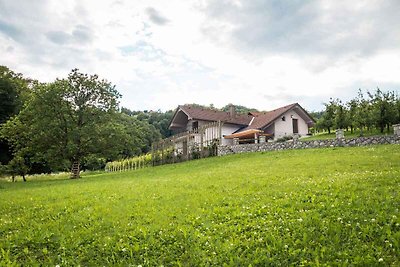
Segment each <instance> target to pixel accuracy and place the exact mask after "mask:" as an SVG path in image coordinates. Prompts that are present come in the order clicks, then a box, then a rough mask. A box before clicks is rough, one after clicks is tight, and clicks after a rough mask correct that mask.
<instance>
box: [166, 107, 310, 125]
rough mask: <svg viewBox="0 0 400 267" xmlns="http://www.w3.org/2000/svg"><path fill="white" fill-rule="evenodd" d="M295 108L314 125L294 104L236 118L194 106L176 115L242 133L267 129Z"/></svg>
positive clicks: (238, 115) (236, 115) (307, 115)
mask: <svg viewBox="0 0 400 267" xmlns="http://www.w3.org/2000/svg"><path fill="white" fill-rule="evenodd" d="M293 108H299V109H300V110H302V111H303V113H304V116H306V117H308V118H309V119H310V120H309V121H307V123H309V124H312V123H314V119H313V118H312V117H311V116H310V115H309V114H308V113H307V111H305V110H304V109H303V108H302V107H301V106H300V105H299V104H298V103H293V104H290V105H287V106H284V107H280V108H277V109H274V110H271V111H267V112H249V113H248V114H235V116H234V117H232V116H231V114H230V112H225V111H219V110H213V109H207V108H202V107H197V106H192V105H182V106H178V108H177V110H176V112H175V114H177V113H178V112H179V111H180V110H181V111H183V112H184V113H185V114H186V115H188V117H189V119H193V120H204V121H221V122H225V123H232V124H237V125H241V126H243V128H241V129H239V130H238V131H237V132H242V131H247V130H250V129H261V128H265V127H267V126H268V125H269V124H271V123H272V122H274V121H275V120H276V119H278V118H279V117H280V116H282V115H283V114H284V113H286V112H287V111H289V110H291V109H293ZM174 117H175V116H174ZM171 123H172V121H171Z"/></svg>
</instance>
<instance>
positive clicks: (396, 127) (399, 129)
mask: <svg viewBox="0 0 400 267" xmlns="http://www.w3.org/2000/svg"><path fill="white" fill-rule="evenodd" d="M393 132H394V135H397V136H400V124H393Z"/></svg>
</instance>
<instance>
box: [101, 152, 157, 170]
mask: <svg viewBox="0 0 400 267" xmlns="http://www.w3.org/2000/svg"><path fill="white" fill-rule="evenodd" d="M150 166H152V157H151V154H145V155H142V156H137V157H133V158H128V159H123V160H119V161H112V162H108V163H107V164H106V167H105V170H106V171H107V172H117V171H129V170H137V169H141V168H145V167H150Z"/></svg>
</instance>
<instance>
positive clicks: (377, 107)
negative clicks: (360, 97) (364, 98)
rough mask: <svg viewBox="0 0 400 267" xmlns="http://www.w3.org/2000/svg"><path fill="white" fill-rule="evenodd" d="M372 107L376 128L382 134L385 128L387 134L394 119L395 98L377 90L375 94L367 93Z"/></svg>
mask: <svg viewBox="0 0 400 267" xmlns="http://www.w3.org/2000/svg"><path fill="white" fill-rule="evenodd" d="M368 95H369V97H370V98H371V102H372V106H373V117H374V121H375V124H376V126H377V127H378V128H379V129H380V131H381V133H383V131H384V129H385V127H386V128H387V131H388V132H389V129H390V126H391V125H392V124H393V123H394V122H395V118H396V97H395V95H394V93H393V92H382V91H381V90H380V89H379V88H378V89H377V90H376V92H375V94H372V93H369V92H368Z"/></svg>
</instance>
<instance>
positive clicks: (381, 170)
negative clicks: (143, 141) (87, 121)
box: [0, 145, 400, 266]
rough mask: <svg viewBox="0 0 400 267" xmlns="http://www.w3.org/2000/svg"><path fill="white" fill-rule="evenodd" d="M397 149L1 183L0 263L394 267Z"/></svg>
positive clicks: (265, 156) (277, 155)
mask: <svg viewBox="0 0 400 267" xmlns="http://www.w3.org/2000/svg"><path fill="white" fill-rule="evenodd" d="M399 148H400V147H399V145H386V146H372V147H353V148H336V149H309V150H291V151H275V152H267V153H252V154H241V155H233V156H226V157H217V158H212V159H203V160H197V161H191V162H187V163H183V164H174V165H165V166H160V167H155V168H145V169H141V170H136V171H127V172H115V173H106V174H94V175H91V176H88V178H87V179H85V180H84V181H79V180H72V181H71V180H65V178H66V177H65V176H62V177H61V178H60V179H61V180H58V181H57V180H54V179H55V178H54V177H53V176H51V177H50V176H49V179H51V180H48V181H44V180H40V181H35V180H34V179H33V178H29V180H28V182H27V183H25V184H22V183H7V182H0V191H1V193H0V203H1V205H0V222H1V223H0V233H1V235H0V265H9V264H10V262H14V263H15V264H16V265H23V266H32V265H33V266H36V265H44V266H56V265H59V266H78V265H81V266H111V265H121V266H128V265H131V266H138V265H142V266H161V265H164V266H211V265H212V266H224V265H225V266H250V265H252V266H275V265H283V266H302V265H307V266H338V265H340V266H342V265H350V266H378V265H383V266H398V265H399V264H400V255H399V253H398V251H399V249H400V247H399V246H400V243H399V240H400V213H399V203H400V196H399V194H398V185H399V182H400V180H399V179H400V161H399V160H398V159H399V158H400V149H399ZM321 166H324V167H323V168H321ZM20 194H23V196H22V195H21V197H15V196H18V195H20Z"/></svg>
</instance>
